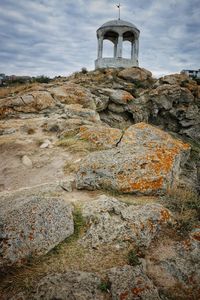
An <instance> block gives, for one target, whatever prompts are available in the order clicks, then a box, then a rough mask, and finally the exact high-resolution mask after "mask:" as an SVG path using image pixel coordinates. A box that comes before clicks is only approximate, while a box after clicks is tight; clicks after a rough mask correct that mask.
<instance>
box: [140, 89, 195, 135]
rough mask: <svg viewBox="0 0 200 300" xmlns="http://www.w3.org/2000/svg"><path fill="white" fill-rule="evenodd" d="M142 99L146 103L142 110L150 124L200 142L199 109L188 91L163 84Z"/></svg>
mask: <svg viewBox="0 0 200 300" xmlns="http://www.w3.org/2000/svg"><path fill="white" fill-rule="evenodd" d="M143 98H145V101H146V104H145V105H144V106H143V110H144V111H145V110H146V112H147V111H148V112H149V113H147V114H148V115H149V118H148V119H149V121H150V122H151V123H154V124H156V125H158V124H159V125H161V126H163V128H166V129H169V130H171V131H173V132H177V133H179V134H182V135H186V136H189V137H190V138H193V139H198V140H200V133H199V132H200V131H199V129H200V116H199V108H198V105H197V102H196V101H195V98H194V95H193V94H192V92H191V91H190V90H189V89H187V88H184V87H180V86H179V85H176V84H163V85H161V86H159V87H157V88H156V89H153V90H151V91H150V92H149V93H146V94H145V96H144V97H143ZM140 99H141V98H139V99H138V101H140Z"/></svg>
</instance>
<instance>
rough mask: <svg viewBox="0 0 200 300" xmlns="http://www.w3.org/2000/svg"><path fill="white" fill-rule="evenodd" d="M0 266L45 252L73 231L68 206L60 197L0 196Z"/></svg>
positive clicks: (70, 211) (71, 217)
mask: <svg viewBox="0 0 200 300" xmlns="http://www.w3.org/2000/svg"><path fill="white" fill-rule="evenodd" d="M0 205H1V212H0V236H1V240H0V267H4V266H8V265H12V264H15V263H17V264H21V263H24V262H25V261H26V260H27V259H28V258H31V257H34V256H39V255H43V254H46V253H47V252H48V251H50V250H51V249H52V248H54V247H55V246H56V245H57V244H59V243H60V242H61V241H63V240H64V239H65V238H67V237H68V236H70V235H72V234H73V232H74V222H73V216H72V207H71V205H70V204H68V203H65V202H64V200H62V199H60V198H48V197H42V196H27V197H23V196H21V197H15V196H12V197H7V198H6V197H1V199H0Z"/></svg>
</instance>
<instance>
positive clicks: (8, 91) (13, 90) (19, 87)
mask: <svg viewBox="0 0 200 300" xmlns="http://www.w3.org/2000/svg"><path fill="white" fill-rule="evenodd" d="M38 86H39V85H38V83H26V84H16V85H13V86H9V87H1V88H0V98H5V97H9V96H15V95H17V94H19V93H21V92H26V91H27V90H30V89H34V88H36V87H38Z"/></svg>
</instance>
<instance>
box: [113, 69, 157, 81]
mask: <svg viewBox="0 0 200 300" xmlns="http://www.w3.org/2000/svg"><path fill="white" fill-rule="evenodd" d="M118 76H119V77H121V78H123V79H125V80H128V81H131V82H135V81H145V80H147V79H149V78H151V76H152V74H151V72H150V71H148V70H146V69H143V68H138V67H133V68H127V69H124V70H122V71H120V72H119V74H118Z"/></svg>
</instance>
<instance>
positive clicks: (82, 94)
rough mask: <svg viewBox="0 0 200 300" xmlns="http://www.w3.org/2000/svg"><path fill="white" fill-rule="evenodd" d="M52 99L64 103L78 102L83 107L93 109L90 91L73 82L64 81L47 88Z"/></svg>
mask: <svg viewBox="0 0 200 300" xmlns="http://www.w3.org/2000/svg"><path fill="white" fill-rule="evenodd" d="M49 91H50V92H51V94H52V96H53V97H54V99H56V100H57V101H60V102H62V103H65V104H80V105H82V106H83V107H84V108H91V109H95V107H96V105H95V102H94V96H93V95H92V94H91V92H90V91H89V90H88V89H86V88H84V87H82V86H81V85H79V84H75V83H66V84H63V85H61V86H55V87H52V88H50V89H49Z"/></svg>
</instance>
